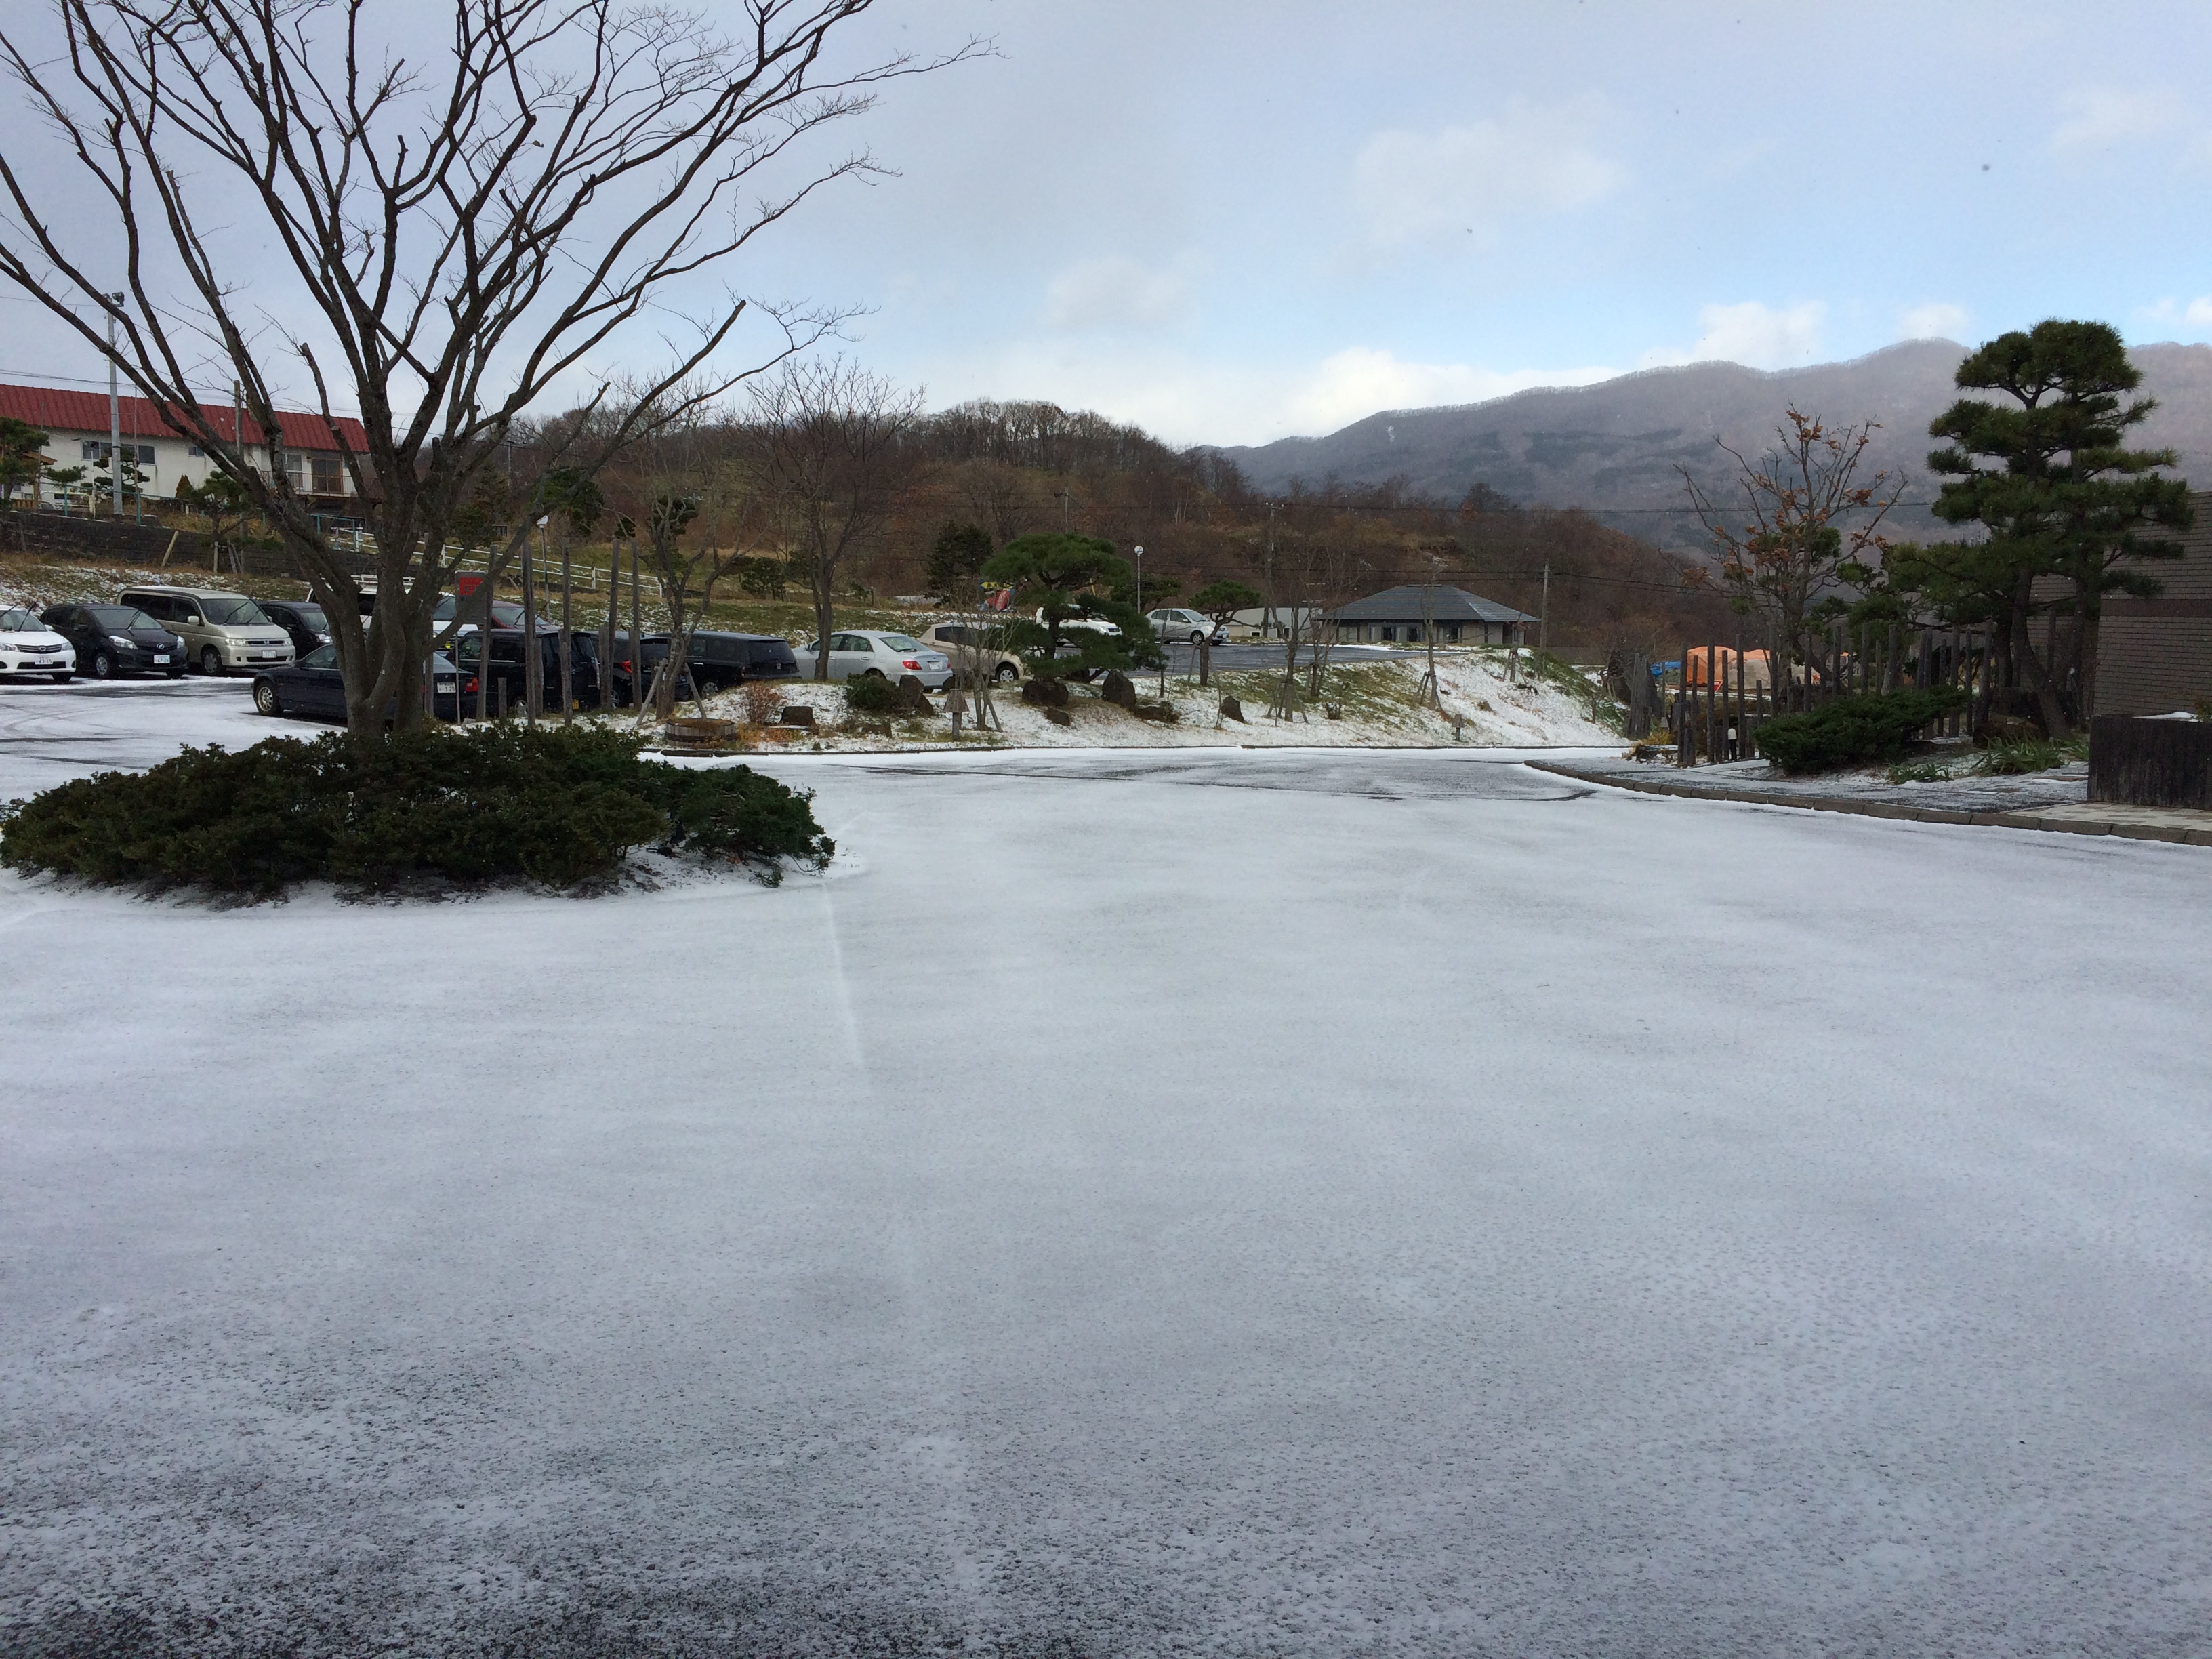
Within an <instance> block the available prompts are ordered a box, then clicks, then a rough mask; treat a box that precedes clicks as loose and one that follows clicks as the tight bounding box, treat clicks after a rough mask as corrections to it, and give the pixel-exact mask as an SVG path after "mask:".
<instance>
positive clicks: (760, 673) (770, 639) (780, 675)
mask: <svg viewBox="0 0 2212 1659" xmlns="http://www.w3.org/2000/svg"><path fill="white" fill-rule="evenodd" d="M654 647H659V649H658V651H656V650H655V649H654ZM645 648H646V660H647V662H648V663H657V662H659V660H660V659H661V658H662V657H665V656H666V655H667V654H668V635H665V634H647V635H646V636H645ZM689 665H690V670H691V678H692V681H693V683H694V684H696V685H697V686H698V688H699V695H700V696H705V697H711V696H714V693H716V692H717V691H721V690H727V689H728V688H729V687H731V686H733V685H743V684H744V683H745V682H746V681H747V680H788V679H796V678H798V677H799V659H798V658H797V657H795V656H793V654H792V651H791V647H790V645H789V644H788V643H787V642H786V641H783V640H781V639H779V638H777V637H776V636H775V635H773V634H717V633H709V632H708V630H707V629H703V628H702V629H699V630H698V632H696V633H695V634H693V635H691V649H690V659H689Z"/></svg>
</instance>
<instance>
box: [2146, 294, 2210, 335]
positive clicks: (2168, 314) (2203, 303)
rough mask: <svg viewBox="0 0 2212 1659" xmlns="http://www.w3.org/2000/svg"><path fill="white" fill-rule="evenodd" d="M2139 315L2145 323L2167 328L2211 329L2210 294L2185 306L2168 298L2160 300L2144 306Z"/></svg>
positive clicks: (2199, 296) (2200, 296)
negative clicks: (2166, 326) (2164, 325)
mask: <svg viewBox="0 0 2212 1659" xmlns="http://www.w3.org/2000/svg"><path fill="white" fill-rule="evenodd" d="M2139 314H2140V315H2141V316H2142V317H2143V318H2144V319H2146V320H2147V321H2149V322H2154V323H2164V324H2166V325H2168V326H2169V327H2172V326H2179V327H2181V328H2186V329H2207V328H2212V294H2203V295H2198V296H2197V298H2196V299H2194V300H2191V301H2190V302H2189V303H2188V304H2187V305H2185V306H2184V305H2179V304H2177V303H2175V301H2172V299H2170V298H2169V299H2164V300H2160V301H2158V303H2157V304H2155V305H2148V306H2144V307H2142V310H2141V312H2140V313H2139Z"/></svg>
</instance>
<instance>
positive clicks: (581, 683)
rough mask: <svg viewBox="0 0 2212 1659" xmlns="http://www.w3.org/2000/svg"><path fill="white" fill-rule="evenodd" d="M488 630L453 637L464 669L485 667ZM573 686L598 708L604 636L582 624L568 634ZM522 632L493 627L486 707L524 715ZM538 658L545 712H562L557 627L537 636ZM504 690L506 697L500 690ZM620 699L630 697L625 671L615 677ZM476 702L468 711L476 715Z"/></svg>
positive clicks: (581, 702) (579, 702)
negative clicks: (602, 638) (600, 643)
mask: <svg viewBox="0 0 2212 1659" xmlns="http://www.w3.org/2000/svg"><path fill="white" fill-rule="evenodd" d="M483 641H484V635H483V630H482V629H471V630H470V631H469V632H468V633H465V634H464V635H461V636H460V637H459V639H457V640H455V641H453V656H454V658H455V659H456V660H458V661H459V664H460V665H461V671H462V672H463V673H465V674H467V675H470V676H471V678H473V677H474V676H476V675H477V673H478V672H479V671H481V670H482V668H483V654H484V645H483ZM569 641H570V643H569V649H568V689H569V690H570V691H571V692H573V693H574V696H575V699H576V707H577V708H599V706H600V698H599V635H596V634H587V633H586V632H585V631H584V630H583V629H577V630H576V631H575V632H574V633H573V634H571V635H569ZM522 653H523V637H522V630H521V629H519V628H495V629H492V630H491V670H490V678H489V679H488V680H486V681H485V682H484V693H485V696H484V712H485V713H486V714H500V713H501V712H508V713H513V714H520V713H521V712H522V706H523V701H524V696H523V673H522V665H523V654H522ZM538 666H539V671H540V674H541V678H540V680H539V682H538V683H539V685H540V686H541V688H542V690H541V692H540V696H541V698H542V702H540V704H539V712H540V713H552V714H558V713H559V712H560V709H561V635H560V630H559V629H548V630H547V631H545V632H544V633H541V634H539V635H538ZM502 690H503V691H504V694H505V696H504V701H502V700H501V693H502ZM614 690H615V702H616V703H617V705H619V704H621V703H623V702H628V701H629V680H628V678H626V677H625V676H624V675H623V674H622V673H620V672H617V674H616V676H615V688H614ZM476 712H477V709H476V703H475V702H474V701H473V700H471V702H470V703H469V707H468V713H469V714H470V716H471V718H474V716H475V714H476Z"/></svg>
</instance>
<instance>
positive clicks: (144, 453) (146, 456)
mask: <svg viewBox="0 0 2212 1659" xmlns="http://www.w3.org/2000/svg"><path fill="white" fill-rule="evenodd" d="M138 465H141V466H151V465H154V446H153V445H151V444H140V445H139V446H138Z"/></svg>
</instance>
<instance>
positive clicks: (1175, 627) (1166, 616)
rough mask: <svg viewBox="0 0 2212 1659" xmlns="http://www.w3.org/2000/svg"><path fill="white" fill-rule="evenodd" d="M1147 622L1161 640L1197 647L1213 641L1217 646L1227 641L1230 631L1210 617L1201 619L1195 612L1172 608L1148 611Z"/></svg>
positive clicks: (1146, 614)
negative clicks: (1218, 625) (1199, 644)
mask: <svg viewBox="0 0 2212 1659" xmlns="http://www.w3.org/2000/svg"><path fill="white" fill-rule="evenodd" d="M1145 620H1146V622H1148V623H1152V632H1153V633H1155V634H1157V635H1159V636H1160V638H1161V639H1163V640H1168V641H1176V642H1178V643H1180V642H1182V641H1188V642H1189V643H1190V644H1192V645H1196V644H1197V643H1199V641H1201V640H1211V641H1212V642H1213V643H1214V644H1216V645H1221V644H1224V643H1225V642H1226V641H1227V640H1228V638H1229V630H1228V629H1225V628H1220V627H1217V626H1216V625H1215V623H1214V622H1213V619H1212V617H1201V616H1200V615H1199V614H1198V612H1197V611H1184V610H1182V609H1180V608H1172V609H1170V610H1166V611H1146V613H1145Z"/></svg>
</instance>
